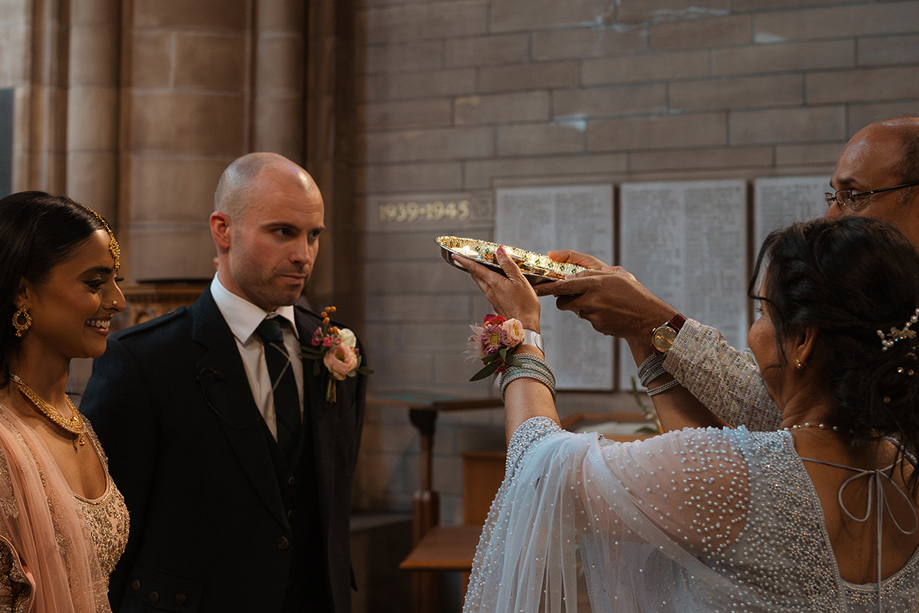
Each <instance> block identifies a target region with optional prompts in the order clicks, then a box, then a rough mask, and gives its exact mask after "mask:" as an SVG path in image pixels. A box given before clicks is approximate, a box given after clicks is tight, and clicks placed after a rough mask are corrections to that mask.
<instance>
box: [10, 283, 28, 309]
mask: <svg viewBox="0 0 919 613" xmlns="http://www.w3.org/2000/svg"><path fill="white" fill-rule="evenodd" d="M31 298H32V285H31V284H30V283H29V282H28V281H26V280H25V279H24V278H23V279H22V280H20V281H19V289H17V290H16V295H15V296H14V298H13V304H14V305H15V306H16V308H17V309H19V308H22V306H23V305H26V304H29V300H30V299H31Z"/></svg>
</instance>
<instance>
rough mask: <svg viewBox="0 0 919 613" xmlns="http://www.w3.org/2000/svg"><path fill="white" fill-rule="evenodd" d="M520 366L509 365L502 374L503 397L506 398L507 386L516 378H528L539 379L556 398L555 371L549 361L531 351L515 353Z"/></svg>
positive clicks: (553, 398)
mask: <svg viewBox="0 0 919 613" xmlns="http://www.w3.org/2000/svg"><path fill="white" fill-rule="evenodd" d="M514 357H516V358H517V359H518V360H519V361H520V366H509V367H508V368H507V369H506V370H505V371H504V373H503V374H502V375H501V399H502V400H503V399H504V395H505V391H506V389H507V386H508V385H510V383H511V382H512V381H514V380H516V379H521V378H527V379H535V380H536V381H539V382H540V383H542V384H543V385H545V386H546V387H547V388H549V391H550V392H552V400H555V373H553V372H552V367H551V366H549V363H548V362H546V361H545V360H543V359H542V358H540V357H539V356H536V355H533V354H530V353H521V354H515V356H514Z"/></svg>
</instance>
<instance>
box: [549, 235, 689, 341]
mask: <svg viewBox="0 0 919 613" xmlns="http://www.w3.org/2000/svg"><path fill="white" fill-rule="evenodd" d="M549 257H551V258H552V259H553V260H556V261H564V262H570V263H572V264H579V265H581V266H587V267H588V268H590V270H586V271H583V272H580V273H578V274H577V275H575V276H573V277H569V278H567V279H564V280H561V281H554V282H552V283H541V284H539V285H537V286H536V287H535V289H536V294H537V295H539V296H556V297H557V298H558V300H557V302H556V304H557V306H558V308H559V309H560V310H562V311H571V312H573V313H575V314H576V315H577V316H578V317H580V318H581V319H586V320H587V321H589V322H590V325H592V326H593V327H594V329H595V330H596V331H597V332H601V333H603V334H606V335H609V336H618V337H620V338H624V339H626V340H630V341H636V342H642V343H647V344H650V342H651V333H652V331H653V330H654V329H655V328H656V327H658V326H659V325H661V324H663V323H664V322H666V321H669V320H670V319H671V318H672V317H673V316H674V315H676V314H677V310H676V309H674V308H673V307H672V306H670V305H668V304H667V303H666V302H664V301H663V300H661V299H660V298H658V297H657V296H655V295H654V294H652V293H651V292H649V291H648V289H647V288H646V287H645V286H644V285H642V284H641V283H639V282H638V281H637V280H636V279H635V277H634V276H633V275H632V274H631V273H629V272H628V271H627V270H625V269H624V268H622V267H621V266H608V265H606V264H604V263H603V262H601V261H600V260H598V259H597V258H595V257H593V256H589V255H585V254H582V253H578V252H576V251H570V250H566V251H550V252H549Z"/></svg>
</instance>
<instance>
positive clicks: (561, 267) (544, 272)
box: [435, 236, 587, 285]
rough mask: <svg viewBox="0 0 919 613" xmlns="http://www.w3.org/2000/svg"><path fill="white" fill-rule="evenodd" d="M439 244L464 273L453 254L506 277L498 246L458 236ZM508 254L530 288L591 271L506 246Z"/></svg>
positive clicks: (447, 259)
mask: <svg viewBox="0 0 919 613" xmlns="http://www.w3.org/2000/svg"><path fill="white" fill-rule="evenodd" d="M435 240H436V242H437V244H438V245H440V254H441V255H442V256H443V258H444V259H445V260H446V261H447V262H448V263H449V264H452V265H453V266H456V267H457V268H459V269H460V270H465V269H464V268H463V267H462V266H460V265H459V264H457V263H456V262H454V261H453V260H452V259H451V258H450V254H451V253H455V254H457V255H462V256H465V257H467V258H469V259H470V260H475V261H476V262H478V263H480V264H484V265H485V266H487V267H489V268H491V269H492V270H494V271H496V272H498V273H500V274H502V275H503V274H504V271H503V270H501V267H500V266H499V265H498V262H497V260H496V259H495V251H496V250H497V249H498V247H500V246H501V245H499V244H498V243H491V242H488V241H482V240H478V239H476V238H459V237H457V236H438V237H437V238H436V239H435ZM504 250H505V251H507V253H508V255H510V256H511V259H513V260H514V261H515V262H516V263H517V266H519V267H520V272H522V273H523V276H524V277H526V279H527V280H528V281H529V282H530V285H538V284H540V283H548V282H549V281H558V280H559V279H564V278H565V275H573V274H576V273H579V272H581V271H582V270H587V269H586V268H584V267H583V266H578V265H577V264H563V263H560V262H556V261H555V260H551V259H549V256H547V255H543V254H541V253H535V252H533V251H527V250H526V249H520V248H519V247H509V246H507V245H504Z"/></svg>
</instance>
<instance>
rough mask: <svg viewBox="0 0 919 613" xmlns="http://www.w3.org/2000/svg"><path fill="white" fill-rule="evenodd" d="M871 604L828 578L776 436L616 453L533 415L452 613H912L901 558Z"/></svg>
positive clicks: (790, 453)
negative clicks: (458, 607)
mask: <svg viewBox="0 0 919 613" xmlns="http://www.w3.org/2000/svg"><path fill="white" fill-rule="evenodd" d="M872 475H875V472H874V471H870V472H866V473H864V474H863V475H862V476H863V477H865V478H871V476H872ZM860 478H861V477H860ZM913 519H914V518H897V520H898V521H899V523H900V525H902V526H907V527H909V526H911V522H912V521H913ZM872 521H873V519H872ZM880 593H881V602H882V606H881V607H880V608H879V607H878V586H877V585H876V584H874V583H870V584H866V585H854V584H851V583H848V582H846V581H844V580H842V579H841V578H840V577H839V573H838V571H837V567H836V560H835V557H834V554H833V550H832V548H831V545H830V539H829V536H828V534H827V531H826V526H825V522H824V516H823V512H822V511H821V508H820V503H819V501H818V498H817V495H816V492H815V490H814V487H813V484H812V482H811V481H810V478H809V477H808V474H807V472H806V471H805V469H804V464H803V463H802V459H801V458H799V456H798V455H797V454H796V453H795V449H794V444H793V441H792V437H791V435H790V434H789V433H788V432H750V431H748V430H747V429H746V428H744V427H740V428H737V429H736V430H729V429H725V430H720V429H714V428H708V429H687V430H682V431H678V432H671V433H668V434H664V435H661V436H657V437H654V438H651V439H648V440H645V441H640V442H636V443H625V444H623V443H615V442H612V441H608V440H606V439H603V438H602V437H600V436H598V435H596V434H572V433H569V432H565V431H562V430H561V429H560V428H559V427H558V426H557V425H556V424H555V422H553V421H552V420H549V419H547V418H545V417H537V418H533V419H530V420H528V421H527V422H525V423H524V424H523V425H521V426H520V428H518V430H517V432H516V433H515V434H514V437H513V439H512V441H511V445H510V447H509V451H508V460H507V474H506V477H505V480H504V483H503V484H502V486H501V488H500V490H499V491H498V495H497V497H496V498H495V501H494V503H493V505H492V508H491V511H490V513H489V516H488V521H487V523H486V525H485V528H484V530H483V534H482V538H481V541H480V543H479V546H478V549H477V552H476V556H475V561H474V565H473V573H472V577H471V579H470V583H469V589H468V592H467V596H466V602H465V607H464V611H465V612H470V613H471V612H474V611H480V612H492V611H493V612H501V613H506V612H507V613H509V612H514V613H535V612H537V611H539V612H541V611H547V612H551V613H575V612H576V611H591V612H593V613H612V612H616V613H622V612H638V611H642V612H646V611H655V612H672V613H677V612H680V613H682V612H685V611H757V612H760V611H761V612H766V611H770V612H791V611H801V612H804V611H807V612H815V611H866V612H867V611H877V610H883V611H885V612H888V613H895V612H901V611H902V612H906V611H919V558H917V555H916V554H914V555H913V557H912V558H911V559H910V560H909V562H908V563H907V564H906V565H905V566H904V567H903V568H902V569H900V570H899V571H898V572H897V573H895V574H894V575H893V576H891V577H888V578H887V579H885V580H884V581H883V582H882V583H881V585H880Z"/></svg>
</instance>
